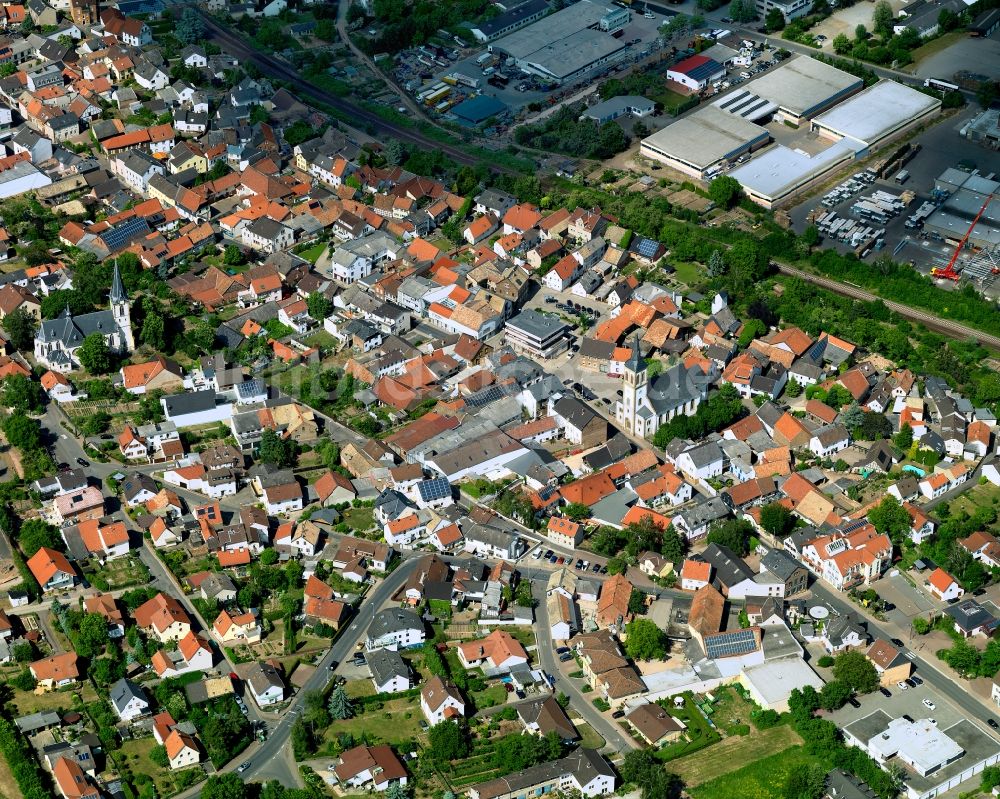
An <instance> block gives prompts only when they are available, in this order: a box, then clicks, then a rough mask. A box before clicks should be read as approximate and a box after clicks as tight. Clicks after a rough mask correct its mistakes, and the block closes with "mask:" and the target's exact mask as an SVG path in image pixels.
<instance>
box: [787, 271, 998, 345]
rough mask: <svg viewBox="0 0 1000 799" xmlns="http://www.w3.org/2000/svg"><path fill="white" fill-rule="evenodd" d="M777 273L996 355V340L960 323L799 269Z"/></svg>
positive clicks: (994, 337)
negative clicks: (874, 304) (878, 307)
mask: <svg viewBox="0 0 1000 799" xmlns="http://www.w3.org/2000/svg"><path fill="white" fill-rule="evenodd" d="M776 266H777V267H778V271H779V272H781V274H783V275H791V276H793V277H797V278H800V279H801V280H805V281H806V282H807V283H812V284H814V285H816V286H820V287H821V288H825V289H829V290H830V291H832V292H834V293H836V294H840V295H841V296H843V297H850V298H851V299H855V300H861V301H862V302H876V301H879V302H883V303H885V307H886V308H888V309H890V310H891V311H893V312H894V313H898V314H899V315H900V316H902V317H904V318H906V319H909V320H911V321H913V322H919V323H920V324H922V325H924V326H925V327H927V328H928V329H930V330H934V331H936V332H938V333H944V334H945V335H947V336H951V337H952V338H956V339H962V340H967V339H975V340H976V341H978V342H979V343H980V344H982V345H983V346H985V347H989V348H990V349H993V350H997V351H998V352H1000V337H997V336H991V335H990V334H989V333H983V332H982V331H980V330H976V329H975V328H972V327H969V326H968V325H963V324H962V323H960V322H953V321H951V320H949V319H942V318H941V317H939V316H934V315H933V314H929V313H927V312H926V311H920V310H917V309H916V308H911V307H910V306H909V305H903V304H901V303H898V302H893V301H891V300H886V299H884V298H882V297H879V296H878V295H877V294H872V293H871V292H869V291H865V290H864V289H861V288H858V287H857V286H853V285H851V284H849V283H841V282H840V281H837V280H831V279H830V278H827V277H820V276H819V275H813V274H810V273H809V272H803V271H802V270H801V269H795V268H794V267H791V266H787V265H785V264H781V263H778V264H776Z"/></svg>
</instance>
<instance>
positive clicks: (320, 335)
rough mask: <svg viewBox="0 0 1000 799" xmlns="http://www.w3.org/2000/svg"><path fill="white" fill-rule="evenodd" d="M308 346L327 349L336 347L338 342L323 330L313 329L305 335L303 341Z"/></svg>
mask: <svg viewBox="0 0 1000 799" xmlns="http://www.w3.org/2000/svg"><path fill="white" fill-rule="evenodd" d="M303 343H305V344H308V345H309V346H310V347H323V348H326V349H328V350H333V349H336V348H337V347H338V346H339V345H340V342H339V341H337V339H335V338H334V337H333V336H331V335H330V334H329V333H327V332H326V331H325V330H315V331H313V332H312V333H310V334H309V335H308V336H306V337H305V339H304V342H303Z"/></svg>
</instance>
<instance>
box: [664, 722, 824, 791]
mask: <svg viewBox="0 0 1000 799" xmlns="http://www.w3.org/2000/svg"><path fill="white" fill-rule="evenodd" d="M779 730H784V731H785V734H791V735H793V736H794V735H795V733H794V732H793V731H792V730H791V729H790V728H788V727H775V728H774V729H772V730H768V732H771V733H773V732H777V731H779ZM762 737H764V736H761V735H755V736H754V737H753V738H752V739H749V740H751V741H756V740H758V739H760V738H762ZM796 737H797V736H796ZM731 740H732V739H731ZM737 740H741V739H737ZM757 751H758V752H759V753H758V754H757V755H756V756H755V755H754V754H752V753H750V751H749V750H748V751H747V752H745V753H744V754H739V753H737V754H735V755H732V756H727V755H725V754H723V753H721V752H720V750H719V747H713V748H712V750H711V752H712V755H713V758H714V759H713V760H712V762H711V765H710V766H709V765H708V764H706V767H705V769H704V770H703V771H702V772H701V774H703V775H706V776H707V775H711V776H712V777H714V779H711V780H709V781H708V782H703V783H700V784H696V785H695V783H694V782H691V781H688V780H689V778H687V777H685V778H684V779H685V781H688V786H689V787H688V793H689V794H690V795H691V797H692V799H733V797H734V796H738V797H740V799H781V798H782V797H783V796H784V795H785V794H784V787H785V782H786V781H787V780H788V776H789V775H790V774H791V773H792V772H794V771H796V770H798V769H802V768H806V767H808V766H810V765H812V764H814V763H819V762H820V761H819V760H818V759H817V758H815V757H813V756H812V755H807V754H806V752H805V750H804V749H803V748H802V747H801V746H793V747H791V748H788V747H782V748H780V749H778V750H777V751H775V752H771V753H770V754H769V755H764V754H763V752H764V751H766V750H765V749H764V748H760V749H757ZM717 753H718V754H717ZM698 757H702V755H701V754H699V755H698ZM747 757H751V758H753V761H752V762H746V760H745V759H744V758H747ZM678 762H680V761H678ZM745 762H746V765H741V764H743V763H745ZM674 765H676V764H674ZM727 765H734V766H736V768H735V769H733V770H731V771H729V772H727V773H725V774H723V775H722V776H716V775H718V774H719V771H720V770H724V769H725V767H726V766H727ZM672 770H673V768H672ZM694 779H697V778H694ZM692 785H693V786H694V787H691V786H692Z"/></svg>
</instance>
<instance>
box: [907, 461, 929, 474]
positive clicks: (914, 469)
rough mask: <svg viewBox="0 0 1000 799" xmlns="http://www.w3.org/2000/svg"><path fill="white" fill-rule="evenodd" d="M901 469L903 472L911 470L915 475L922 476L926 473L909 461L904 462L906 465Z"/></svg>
mask: <svg viewBox="0 0 1000 799" xmlns="http://www.w3.org/2000/svg"><path fill="white" fill-rule="evenodd" d="M903 471H904V472H913V473H914V474H915V475H916V476H917V477H923V476H924V475H926V474H927V472H925V471H924V470H923V469H921V468H920V467H919V466H913V465H912V464H909V463H908V464H906V466H904V467H903Z"/></svg>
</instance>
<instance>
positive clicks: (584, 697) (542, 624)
mask: <svg viewBox="0 0 1000 799" xmlns="http://www.w3.org/2000/svg"><path fill="white" fill-rule="evenodd" d="M532 588H533V591H532V593H533V594H534V596H535V599H536V600H537V601H538V604H537V605H536V607H535V638H536V640H537V641H538V647H537V650H538V664H539V665H540V666H541V667H542V668H543V669H544V670H545V671H546V672H547V673H549V674H551V675H552V676H553V677H555V680H556V684H555V690H556V691H557V692H562V693H564V694H566V696H568V697H569V699H570V706H571V707H572V708H574V709H575V710H576V712H577V713H579V714H580V716H581V717H582V718H583V720H584V721H585V722H587V723H588V724H589V725H590V726H591V727H593V728H594V730H596V731H597V733H598V735H600V736H601V737H602V738H603V739H604V740H605V741H606V742H607V745H608V746H609V747H611V748H612V749H613V750H614V751H616V752H627V751H628V750H630V749H634V748H635V747H636V743H635V742H634V741H633V740H632V739H631V738H629V737H628V736H627V735H624V734H623V733H622V731H621V730H620V729H619V727H618V725H617V724H615V723H614V722H613V721H612V720H611V719H609V718H607V717H606V716H605V715H604V714H602V713H601V712H600V711H598V709H597V708H596V707H594V706H593V704H591V700H592V699H593V698H594V694H585V693H582V692H581V691H580V689H579V688H577V687H576V685H575V684H574V682H573V680H571V679H569V678H568V677H567V676H566V673H567V672H566V671H563V670H560V668H559V666H560V664H559V662H558V661H557V660H556V655H555V649H554V647H553V645H552V640H551V639H550V638H549V637H548V633H547V631H548V630H549V614H548V609H547V608H546V606H545V583H543V582H541V581H535V582H534V583H533V585H532ZM570 663H573V665H574V667H575V665H576V664H575V662H573V661H570ZM588 697H589V698H588Z"/></svg>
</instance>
